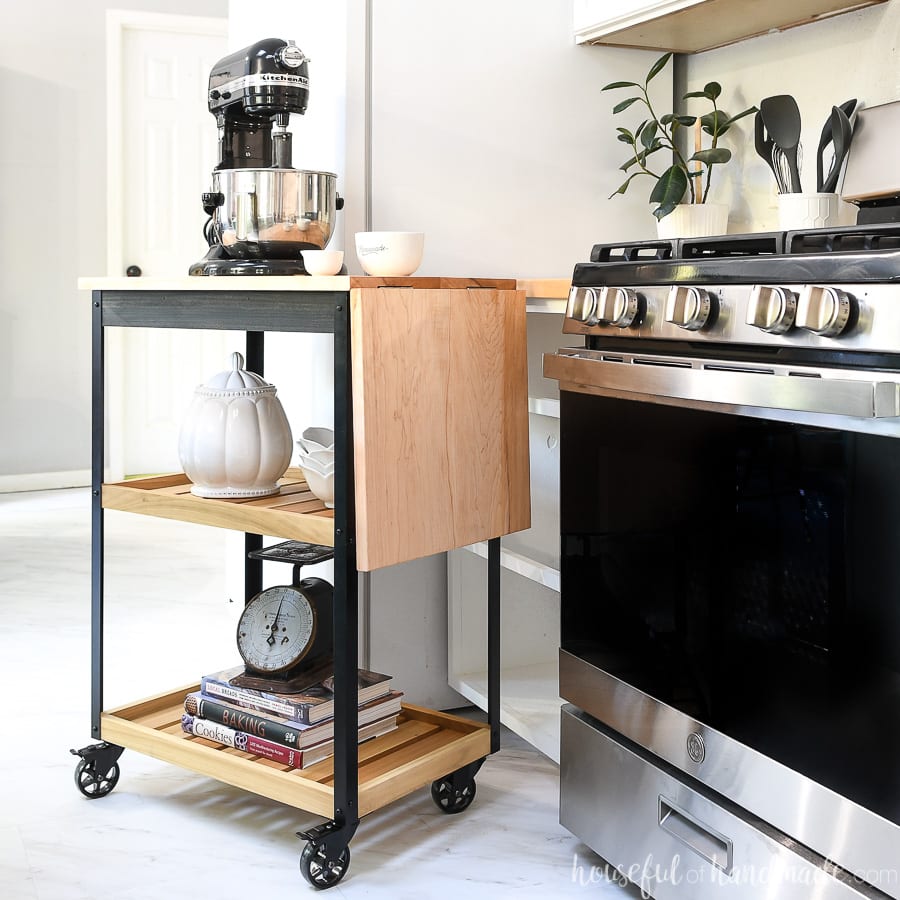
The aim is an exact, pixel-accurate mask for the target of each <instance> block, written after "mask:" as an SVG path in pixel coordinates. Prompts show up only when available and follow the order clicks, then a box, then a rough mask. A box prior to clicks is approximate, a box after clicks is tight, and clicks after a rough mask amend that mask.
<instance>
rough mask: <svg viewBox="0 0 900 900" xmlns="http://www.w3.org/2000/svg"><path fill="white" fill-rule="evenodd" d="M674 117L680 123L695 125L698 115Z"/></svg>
mask: <svg viewBox="0 0 900 900" xmlns="http://www.w3.org/2000/svg"><path fill="white" fill-rule="evenodd" d="M674 119H675V121H676V122H677V123H678V124H679V125H685V126H688V125H693V124H694V122H696V121H697V117H696V116H674Z"/></svg>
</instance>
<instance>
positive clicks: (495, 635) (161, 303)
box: [73, 276, 530, 888]
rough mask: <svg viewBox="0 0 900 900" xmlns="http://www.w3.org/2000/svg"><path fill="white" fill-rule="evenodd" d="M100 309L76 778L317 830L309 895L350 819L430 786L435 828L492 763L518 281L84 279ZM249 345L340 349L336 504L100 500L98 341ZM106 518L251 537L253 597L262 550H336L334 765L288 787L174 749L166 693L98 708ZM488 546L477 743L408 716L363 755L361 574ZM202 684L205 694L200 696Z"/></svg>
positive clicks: (269, 765)
mask: <svg viewBox="0 0 900 900" xmlns="http://www.w3.org/2000/svg"><path fill="white" fill-rule="evenodd" d="M79 286H80V287H81V288H82V289H85V290H90V291H91V292H92V293H91V296H92V306H93V334H92V337H93V340H92V343H93V363H92V397H93V400H92V406H93V409H92V415H93V425H92V440H93V463H92V472H93V474H92V482H93V483H92V493H93V497H92V601H91V604H92V610H91V612H92V632H91V633H92V638H91V656H92V670H91V683H92V688H91V735H92V738H93V740H94V743H92V744H90V745H88V746H86V747H84V748H82V749H81V750H78V751H73V753H76V754H77V755H78V756H79V757H80V759H79V761H78V763H77V766H76V773H75V779H76V784H77V785H78V788H79V790H81V792H82V793H83V794H85V795H86V796H88V797H102V796H105V795H106V794H108V793H109V792H110V791H111V790H112V789H113V788H114V787H115V784H116V782H117V780H118V777H119V764H118V760H119V757H120V755H121V754H122V752H123V750H124V749H125V748H131V749H133V750H137V751H139V752H142V753H145V754H148V755H150V756H153V757H155V758H158V759H162V760H165V761H168V762H172V763H175V764H176V765H179V766H183V767H185V768H188V769H191V770H193V771H196V772H199V773H202V774H205V775H208V776H211V777H213V778H216V779H219V780H221V781H224V782H226V783H228V784H231V785H235V786H237V787H240V788H244V789H246V790H248V791H251V792H254V793H257V794H260V795H262V796H265V797H269V798H271V799H274V800H279V801H282V802H284V803H287V804H289V805H292V806H295V807H298V808H300V809H303V810H306V811H308V812H311V813H314V814H317V815H321V816H324V817H326V821H325V822H324V824H322V825H319V826H318V827H316V828H314V829H312V830H310V831H307V832H304V833H302V834H301V837H303V838H305V840H306V845H305V848H304V850H303V854H302V857H301V863H300V864H301V870H302V872H303V874H304V876H305V877H306V878H307V880H308V881H310V883H311V884H313V885H314V886H315V887H317V888H327V887H330V886H332V885H334V884H337V883H338V882H339V881H340V880H341V879H342V878H343V876H344V874H345V873H346V871H347V867H348V864H349V859H350V851H349V844H350V840H351V838H352V837H353V834H354V832H355V831H356V828H357V826H358V824H359V820H360V817H362V816H364V815H366V814H367V813H369V812H372V811H373V810H375V809H378V808H380V807H382V806H384V805H385V804H387V803H389V802H391V801H392V800H395V799H397V798H399V797H402V796H404V795H406V794H409V793H411V792H412V791H414V790H417V789H418V788H420V787H423V786H425V785H428V784H429V783H430V784H431V791H432V796H433V798H434V800H435V802H436V803H437V804H438V806H439V807H440V808H441V809H443V810H444V811H446V812H448V813H455V812H460V811H462V810H463V809H465V808H466V807H467V806H468V805H469V804H470V803H471V801H472V798H473V796H474V792H475V782H474V777H475V774H476V772H477V771H478V769H479V767H480V765H481V764H482V762H483V761H484V759H485V757H486V756H487V755H488V754H490V753H493V752H495V751H496V750H498V749H499V743H500V742H499V709H500V703H499V699H500V697H499V693H500V679H499V672H500V669H499V656H500V652H499V651H500V631H499V625H500V621H499V619H500V609H499V606H500V599H499V598H500V536H501V535H503V534H508V533H511V532H514V531H519V530H521V529H524V528H527V527H528V526H529V520H530V500H529V474H528V424H527V372H526V359H525V356H526V345H525V298H524V293H523V292H521V291H516V290H515V282H510V281H501V280H475V279H459V278H456V279H446V278H440V279H439V278H405V279H377V278H349V277H346V276H335V277H328V278H322V277H302V276H301V277H297V276H294V277H276V276H268V277H255V276H241V277H232V278H226V277H223V278H202V277H198V278H184V279H173V280H161V279H141V280H140V281H138V280H136V279H83V280H82V281H81V282H80V284H79ZM110 327H125V328H188V329H227V330H237V331H242V332H245V333H246V363H247V368H248V370H251V371H255V372H258V373H260V374H262V372H263V368H264V365H263V364H264V336H265V333H266V332H267V331H283V332H319V333H331V334H333V336H334V431H335V471H336V477H335V504H334V509H333V510H332V509H326V508H325V506H324V505H323V504H322V502H321V501H319V500H318V499H317V498H316V497H314V496H313V495H312V494H311V493H310V492H309V490H308V487H307V485H306V483H305V481H304V480H303V476H302V473H301V472H300V471H299V470H293V469H289V470H288V472H287V473H286V475H285V478H284V479H283V480H282V483H281V484H282V486H281V491H280V493H279V494H276V495H274V496H271V497H265V498H258V499H249V500H243V499H242V500H223V499H201V498H198V497H195V496H193V495H192V494H191V493H190V484H189V482H188V480H187V478H186V477H185V476H184V475H181V474H174V475H163V476H158V477H151V478H141V479H136V480H130V481H125V482H122V483H117V484H113V483H104V462H105V460H104V441H105V426H106V421H105V420H106V416H105V400H104V379H105V366H104V349H105V337H106V329H107V328H110ZM104 509H117V510H123V511H127V512H132V513H137V514H142V515H149V516H157V517H162V518H168V519H177V520H181V521H186V522H193V523H197V524H201V525H208V526H213V527H220V528H228V529H232V530H236V531H242V532H244V533H245V549H246V556H245V563H244V581H245V596H246V599H249V598H250V597H252V596H254V595H255V594H256V593H257V592H259V591H260V590H261V588H262V562H261V560H260V559H259V558H258V557H257V556H252V555H251V554H258V552H259V550H260V548H261V547H262V543H263V535H267V536H272V537H278V538H283V539H289V540H297V541H306V542H311V543H315V544H323V545H327V546H333V548H334V623H333V628H334V657H335V660H334V668H335V724H334V732H335V738H334V748H335V752H334V756H333V758H332V759H330V760H327V761H325V762H322V763H319V764H317V765H313V766H312V767H310V768H307V769H291V768H288V767H287V766H282V765H279V764H275V763H273V762H272V761H270V760H265V759H261V758H258V757H255V756H253V755H251V754H246V753H242V752H240V751H238V750H235V749H233V748H225V747H219V746H217V745H213V744H212V743H211V742H209V741H206V740H204V739H202V738H197V737H193V736H189V735H186V734H184V733H183V732H182V730H181V727H180V722H181V714H182V712H183V703H184V697H185V694H186V693H187V692H188V691H190V690H196V689H197V687H198V686H197V685H187V686H183V687H179V688H178V689H177V690H172V689H171V688H170V689H168V690H166V691H165V692H163V693H161V694H159V695H158V696H155V697H153V698H151V699H148V700H142V701H140V702H136V703H133V704H130V705H126V706H123V707H119V708H117V709H109V710H107V709H104V706H103V655H104V654H103V620H104V572H103V544H104V519H103V513H104ZM484 540H487V541H488V546H489V566H488V579H487V580H488V585H487V619H486V628H487V634H488V669H489V673H490V687H489V695H490V696H489V708H488V723H487V724H486V725H484V724H481V723H476V722H473V721H470V720H467V719H463V718H459V717H456V716H452V715H447V714H445V713H441V712H436V711H433V710H429V709H424V708H421V707H417V706H412V705H404V707H403V711H402V713H401V717H400V726H399V728H398V729H397V730H396V731H393V732H391V733H389V734H387V735H384V736H382V737H378V738H374V739H372V740H370V741H367V742H366V743H364V744H362V745H358V744H357V703H356V672H357V666H358V646H357V644H358V635H357V573H358V572H359V571H369V570H372V569H377V568H380V567H383V566H388V565H392V564H394V563H399V562H403V561H405V560H409V559H413V558H416V557H420V556H424V555H427V554H431V553H439V552H443V551H446V550H449V549H453V548H455V547H460V546H465V545H468V544H471V543H473V542H476V541H484ZM198 680H199V679H198Z"/></svg>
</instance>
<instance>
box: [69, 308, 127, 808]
mask: <svg viewBox="0 0 900 900" xmlns="http://www.w3.org/2000/svg"><path fill="white" fill-rule="evenodd" d="M91 305H92V318H91V348H92V349H91V446H92V453H91V458H92V459H91V736H92V737H93V738H94V740H95V741H96V740H98V739H99V737H100V714H101V713H102V711H103V502H102V497H101V491H102V490H103V469H104V464H105V461H106V451H105V434H104V424H105V422H104V418H105V415H106V408H105V402H106V401H105V384H104V379H105V370H104V366H105V353H104V351H105V347H104V336H103V306H102V299H101V293H100V291H94V292H93V294H92V295H91ZM123 749H124V748H122V747H119V746H118V745H116V744H107V743H106V742H105V741H103V742H101V743H98V744H89V745H88V746H86V747H82V748H81V749H80V750H72V751H70V752H71V753H73V754H75V756H78V757H80V759H79V761H78V763H77V765H76V766H75V784H76V786H77V787H78V790H80V791H81V793H82V794H84V795H85V796H86V797H89V798H91V799H95V798H97V797H105V796H106V795H107V794H108V793H109V792H110V791H111V790H112V789H113V788H114V787H115V786H116V782H117V781H118V780H119V766H118V763H117V760H118V758H119V757H120V756H121V755H122V752H123Z"/></svg>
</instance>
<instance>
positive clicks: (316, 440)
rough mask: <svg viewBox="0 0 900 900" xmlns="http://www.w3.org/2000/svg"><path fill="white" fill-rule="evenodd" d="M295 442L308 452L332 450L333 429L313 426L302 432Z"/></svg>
mask: <svg viewBox="0 0 900 900" xmlns="http://www.w3.org/2000/svg"><path fill="white" fill-rule="evenodd" d="M297 443H298V444H299V445H300V448H301V449H302V450H303V451H304V452H306V453H309V452H311V451H313V450H333V449H334V431H333V430H332V429H331V428H321V427H313V428H307V429H306V431H304V432H303V437H302V438H300V439H299V440H298V441H297Z"/></svg>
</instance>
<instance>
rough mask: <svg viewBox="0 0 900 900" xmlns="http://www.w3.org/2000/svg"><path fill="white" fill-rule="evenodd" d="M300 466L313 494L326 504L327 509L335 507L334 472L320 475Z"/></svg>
mask: <svg viewBox="0 0 900 900" xmlns="http://www.w3.org/2000/svg"><path fill="white" fill-rule="evenodd" d="M300 468H301V469H302V470H303V476H304V478H306V483H307V484H308V485H309V489H310V490H311V491H312V492H313V494H315V495H316V496H317V497H318V498H319V499H320V500H321V501H322V502H323V503H324V504H325V506H326V508H327V509H334V473H333V472H332V473H331V474H330V475H320V474H319V473H318V472H315V471H313V470H312V469H309V468H306V467H305V466H300Z"/></svg>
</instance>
